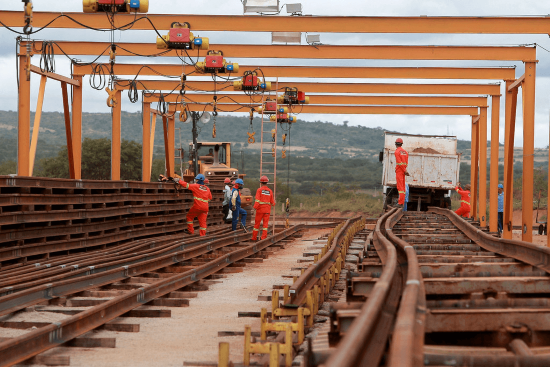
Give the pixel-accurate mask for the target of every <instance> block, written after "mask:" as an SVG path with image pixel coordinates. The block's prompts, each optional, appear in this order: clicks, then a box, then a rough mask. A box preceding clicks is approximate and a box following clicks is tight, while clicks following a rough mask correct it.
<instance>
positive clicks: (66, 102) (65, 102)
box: [61, 82, 75, 180]
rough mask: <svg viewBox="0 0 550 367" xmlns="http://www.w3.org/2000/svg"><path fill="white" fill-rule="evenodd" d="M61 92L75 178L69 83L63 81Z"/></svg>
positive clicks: (70, 164) (70, 161) (70, 160)
mask: <svg viewBox="0 0 550 367" xmlns="http://www.w3.org/2000/svg"><path fill="white" fill-rule="evenodd" d="M61 94H62V95H63V114H64V116H65V134H66V136H67V154H68V156H69V157H68V158H69V175H70V177H71V178H72V179H73V180H74V178H75V174H74V156H73V136H72V134H71V110H70V109H69V93H68V91H67V83H65V82H61Z"/></svg>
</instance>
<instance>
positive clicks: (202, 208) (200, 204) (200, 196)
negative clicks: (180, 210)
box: [174, 173, 212, 236]
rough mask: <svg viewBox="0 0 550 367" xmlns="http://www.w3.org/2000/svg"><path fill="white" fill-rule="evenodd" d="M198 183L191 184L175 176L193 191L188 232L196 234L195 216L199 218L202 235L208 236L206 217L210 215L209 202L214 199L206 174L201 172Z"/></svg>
mask: <svg viewBox="0 0 550 367" xmlns="http://www.w3.org/2000/svg"><path fill="white" fill-rule="evenodd" d="M195 181H196V183H194V184H189V183H188V182H185V181H183V180H181V179H179V178H174V182H176V183H178V184H180V185H181V186H183V188H184V189H188V190H191V192H193V199H194V201H193V206H192V207H191V209H189V212H188V213H187V233H189V234H194V233H195V229H194V228H193V220H194V219H195V217H197V218H198V219H199V233H200V235H201V236H206V217H207V216H208V202H209V201H210V200H212V193H210V189H209V188H208V187H207V186H205V185H204V175H203V174H202V173H199V174H198V175H197V177H195Z"/></svg>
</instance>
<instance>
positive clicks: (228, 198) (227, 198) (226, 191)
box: [222, 177, 231, 223]
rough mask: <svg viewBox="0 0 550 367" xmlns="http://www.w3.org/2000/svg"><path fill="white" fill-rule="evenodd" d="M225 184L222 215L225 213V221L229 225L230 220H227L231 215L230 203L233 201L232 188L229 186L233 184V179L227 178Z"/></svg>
mask: <svg viewBox="0 0 550 367" xmlns="http://www.w3.org/2000/svg"><path fill="white" fill-rule="evenodd" d="M223 183H224V184H225V186H224V188H223V203H222V213H223V220H224V222H226V223H229V222H230V220H228V219H227V217H228V215H229V202H230V201H231V187H230V186H229V185H230V184H231V179H230V178H229V177H228V178H226V179H225V180H224V181H223Z"/></svg>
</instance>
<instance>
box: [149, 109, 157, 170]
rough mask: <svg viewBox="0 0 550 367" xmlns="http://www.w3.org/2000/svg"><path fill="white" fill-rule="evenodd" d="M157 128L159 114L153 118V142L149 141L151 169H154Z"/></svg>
mask: <svg viewBox="0 0 550 367" xmlns="http://www.w3.org/2000/svg"><path fill="white" fill-rule="evenodd" d="M156 127H157V113H156V112H153V115H152V117H151V140H149V167H151V169H153V153H154V151H155V129H156Z"/></svg>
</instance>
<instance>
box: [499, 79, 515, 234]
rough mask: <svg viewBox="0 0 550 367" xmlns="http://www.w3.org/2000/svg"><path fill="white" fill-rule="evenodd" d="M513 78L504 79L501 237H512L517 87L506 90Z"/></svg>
mask: <svg viewBox="0 0 550 367" xmlns="http://www.w3.org/2000/svg"><path fill="white" fill-rule="evenodd" d="M512 83H513V80H511V81H506V88H505V92H504V93H505V94H504V96H505V113H504V123H505V125H504V214H503V216H504V219H503V224H504V226H503V230H502V237H503V238H507V239H512V215H513V210H514V196H513V195H514V138H515V132H516V106H517V101H518V90H517V88H514V89H512V90H511V91H508V87H509V86H510V85H511V84H512Z"/></svg>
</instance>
